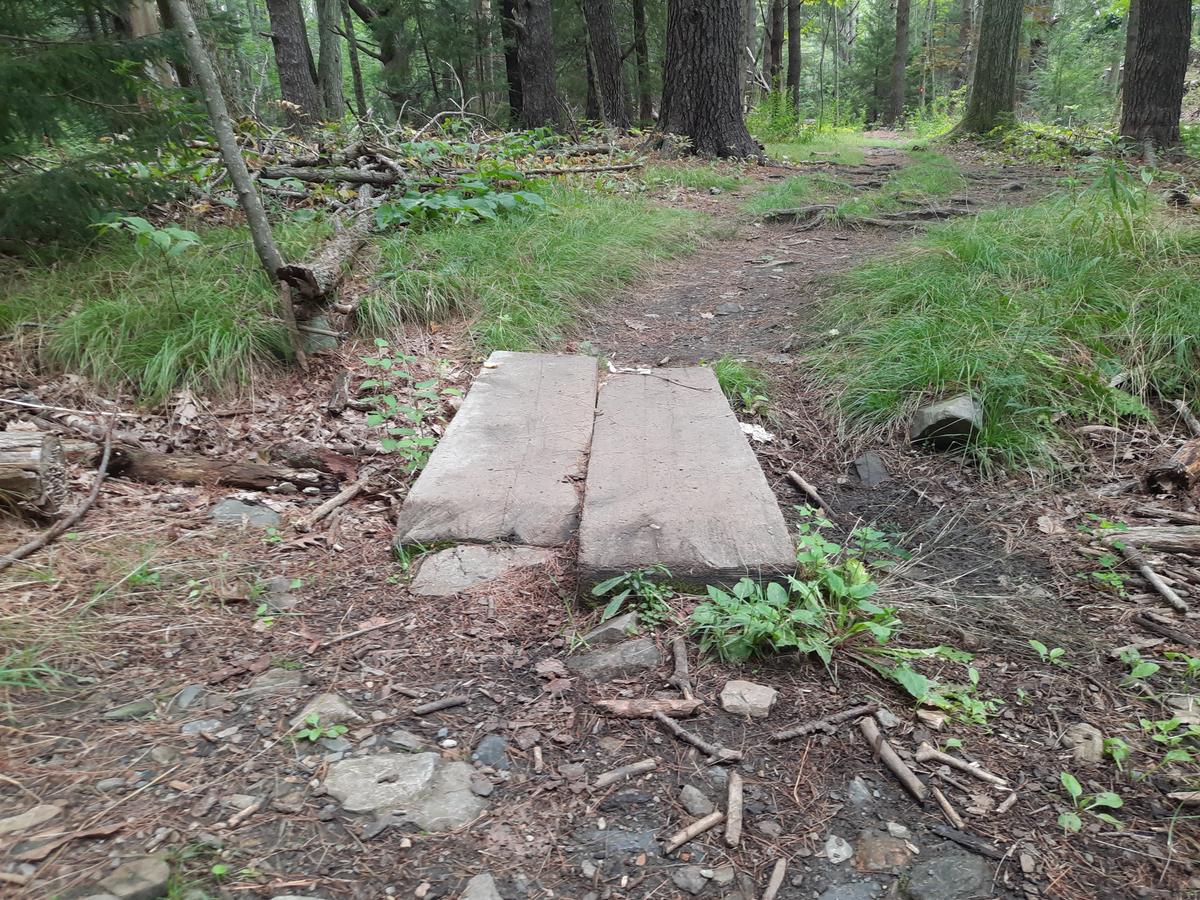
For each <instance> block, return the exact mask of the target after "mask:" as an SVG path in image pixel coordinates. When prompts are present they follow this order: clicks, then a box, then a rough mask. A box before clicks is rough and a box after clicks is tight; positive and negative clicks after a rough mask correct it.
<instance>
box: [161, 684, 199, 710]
mask: <svg viewBox="0 0 1200 900" xmlns="http://www.w3.org/2000/svg"><path fill="white" fill-rule="evenodd" d="M203 696H204V685H202V684H189V685H186V686H185V687H184V688H183V690H181V691H180V692H179V693H178V694H176V695H175V696H174V697H172V698H171V702H170V703H168V704H167V712H168V713H181V712H183V711H184V710H187V709H189V708H191V707H192V706H194V705H195V704H196V701H197V700H199V699H200V698H201V697H203Z"/></svg>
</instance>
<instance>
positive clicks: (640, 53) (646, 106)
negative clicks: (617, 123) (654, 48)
mask: <svg viewBox="0 0 1200 900" xmlns="http://www.w3.org/2000/svg"><path fill="white" fill-rule="evenodd" d="M632 4H633V53H634V57H635V58H636V60H637V77H638V119H640V120H641V121H642V122H649V121H650V120H651V119H653V118H654V100H653V98H652V97H651V95H650V50H649V47H648V45H647V44H646V0H632Z"/></svg>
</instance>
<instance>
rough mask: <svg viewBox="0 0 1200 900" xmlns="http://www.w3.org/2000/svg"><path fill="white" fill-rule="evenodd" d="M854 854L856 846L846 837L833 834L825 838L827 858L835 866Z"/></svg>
mask: <svg viewBox="0 0 1200 900" xmlns="http://www.w3.org/2000/svg"><path fill="white" fill-rule="evenodd" d="M852 856H854V848H853V847H851V846H850V842H849V841H847V840H846V839H845V838H843V837H839V836H838V835H836V834H831V835H829V837H827V838H826V839H825V858H826V859H828V860H829V861H830V862H831V863H833V864H834V865H835V866H840V865H841V864H842V863H844V862H845V861H846V860H848V859H850V858H851V857H852Z"/></svg>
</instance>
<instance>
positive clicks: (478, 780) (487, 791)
mask: <svg viewBox="0 0 1200 900" xmlns="http://www.w3.org/2000/svg"><path fill="white" fill-rule="evenodd" d="M494 790H496V786H495V785H494V784H492V779H490V778H488V777H487V776H486V775H482V774H480V773H478V772H477V773H475V774H474V775H472V776H471V792H472V793H474V794H475V795H476V796H477V797H490V796H492V792H493V791H494Z"/></svg>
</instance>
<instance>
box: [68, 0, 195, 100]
mask: <svg viewBox="0 0 1200 900" xmlns="http://www.w3.org/2000/svg"><path fill="white" fill-rule="evenodd" d="M158 16H159V18H160V19H162V24H163V29H164V30H166V31H174V30H175V16H174V15H172V14H171V4H170V3H168V2H167V0H158ZM92 18H93V17H92V12H91V10H88V21H89V22H91V21H92ZM174 67H175V82H176V83H177V84H178V85H179V86H180V87H181V88H189V87H191V86H192V70H191V69H189V68H188V67H187V64H186V63H184V62H183V61H181V60H177V61H176V62H175V63H174Z"/></svg>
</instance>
